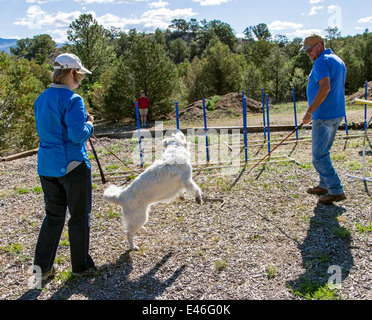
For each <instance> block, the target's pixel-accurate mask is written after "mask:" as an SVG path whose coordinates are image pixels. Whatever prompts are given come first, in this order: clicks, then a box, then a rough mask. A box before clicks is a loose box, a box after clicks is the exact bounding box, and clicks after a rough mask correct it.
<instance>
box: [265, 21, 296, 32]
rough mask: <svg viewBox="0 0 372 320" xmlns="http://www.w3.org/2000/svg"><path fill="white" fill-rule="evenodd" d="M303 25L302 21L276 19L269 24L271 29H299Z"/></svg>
mask: <svg viewBox="0 0 372 320" xmlns="http://www.w3.org/2000/svg"><path fill="white" fill-rule="evenodd" d="M302 27H303V25H302V24H300V23H294V22H287V21H279V20H276V21H274V22H272V23H270V24H269V25H268V28H269V29H270V30H287V29H299V28H302Z"/></svg>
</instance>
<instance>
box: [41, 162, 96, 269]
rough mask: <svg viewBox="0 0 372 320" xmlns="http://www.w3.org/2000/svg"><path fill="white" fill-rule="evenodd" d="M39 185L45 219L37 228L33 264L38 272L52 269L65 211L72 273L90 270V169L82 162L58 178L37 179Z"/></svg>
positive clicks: (91, 264) (91, 262) (92, 263)
mask: <svg viewBox="0 0 372 320" xmlns="http://www.w3.org/2000/svg"><path fill="white" fill-rule="evenodd" d="M40 182H41V186H42V188H43V191H44V200H45V211H46V217H45V219H44V221H43V224H42V225H41V228H40V234H39V238H38V241H37V245H36V250H35V260H34V265H35V266H39V267H40V268H41V272H46V271H49V270H50V269H51V268H52V266H53V263H54V259H55V256H56V252H57V248H58V244H59V241H60V238H61V234H62V230H63V227H64V224H65V219H66V212H67V209H68V210H69V212H70V219H69V221H68V234H69V241H70V254H71V264H72V271H73V272H83V271H85V270H87V269H89V268H91V267H92V266H94V262H93V260H92V258H91V257H90V255H89V253H88V252H89V232H90V213H91V209H92V175H91V170H90V169H88V167H87V165H86V164H85V163H84V162H83V163H81V164H80V165H79V166H78V167H77V168H75V169H74V170H73V171H71V172H69V173H68V174H66V175H65V176H63V177H60V178H53V177H44V176H40Z"/></svg>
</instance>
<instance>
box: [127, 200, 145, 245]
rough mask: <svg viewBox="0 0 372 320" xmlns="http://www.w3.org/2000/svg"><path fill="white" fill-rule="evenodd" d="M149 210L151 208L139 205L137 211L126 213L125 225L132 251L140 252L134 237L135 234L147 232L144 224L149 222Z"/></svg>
mask: <svg viewBox="0 0 372 320" xmlns="http://www.w3.org/2000/svg"><path fill="white" fill-rule="evenodd" d="M148 210H149V207H148V206H147V205H145V206H140V205H139V206H138V207H137V208H136V209H134V210H132V211H127V212H126V218H125V224H126V233H127V239H128V243H129V248H130V250H136V251H137V250H139V248H138V247H137V246H136V245H135V244H134V241H133V237H134V234H135V233H136V232H137V231H139V230H141V229H143V230H145V231H146V229H145V227H144V224H146V222H147V217H148Z"/></svg>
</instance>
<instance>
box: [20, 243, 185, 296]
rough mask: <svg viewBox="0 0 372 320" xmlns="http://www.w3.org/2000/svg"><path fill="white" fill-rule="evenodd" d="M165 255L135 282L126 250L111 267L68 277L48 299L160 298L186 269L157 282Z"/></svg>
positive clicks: (35, 291)
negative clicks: (80, 275)
mask: <svg viewBox="0 0 372 320" xmlns="http://www.w3.org/2000/svg"><path fill="white" fill-rule="evenodd" d="M172 254H173V253H172V252H170V253H168V254H167V255H165V256H164V257H163V259H161V260H160V261H159V262H158V263H156V264H155V265H154V267H153V268H152V269H151V270H149V271H148V272H147V273H145V274H143V275H142V276H141V277H140V278H139V279H136V280H131V279H130V273H131V271H132V269H133V265H132V259H131V257H130V251H129V250H128V251H126V252H125V253H124V254H122V255H121V256H120V258H119V259H118V260H117V261H116V262H115V263H112V264H107V265H103V266H101V267H99V268H98V270H97V271H96V272H95V273H94V274H91V275H86V276H82V277H70V278H69V279H68V280H67V281H66V282H65V283H64V284H63V286H62V287H61V288H60V289H59V290H58V291H57V292H55V293H54V294H53V295H52V296H51V297H50V300H66V299H69V298H70V297H71V296H72V295H74V294H79V295H83V296H84V297H86V298H87V299H89V300H153V299H155V298H156V297H158V296H160V295H161V294H162V293H163V292H164V291H165V290H166V289H167V288H168V287H169V286H171V285H172V283H173V282H174V281H176V279H177V278H178V277H179V276H180V275H181V273H182V272H183V270H184V269H185V268H186V266H185V265H183V266H181V267H180V268H178V269H177V270H176V271H174V272H173V274H172V276H171V277H169V278H168V279H166V280H165V281H160V280H159V279H158V278H157V277H156V276H155V274H156V273H157V272H159V273H162V271H161V270H160V269H161V268H162V267H163V266H164V265H165V264H166V263H167V261H168V260H169V259H170V258H171V256H172ZM41 291H42V290H37V289H34V290H29V291H28V292H26V293H25V294H24V295H23V296H22V297H20V298H19V300H35V299H37V298H38V296H39V295H40V293H41Z"/></svg>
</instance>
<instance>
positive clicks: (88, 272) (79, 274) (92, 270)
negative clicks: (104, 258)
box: [72, 266, 97, 277]
mask: <svg viewBox="0 0 372 320" xmlns="http://www.w3.org/2000/svg"><path fill="white" fill-rule="evenodd" d="M96 271H97V268H96V266H93V267H90V268H89V269H87V270H85V271H82V272H72V275H73V276H74V277H84V276H91V275H94V273H95V272H96Z"/></svg>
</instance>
